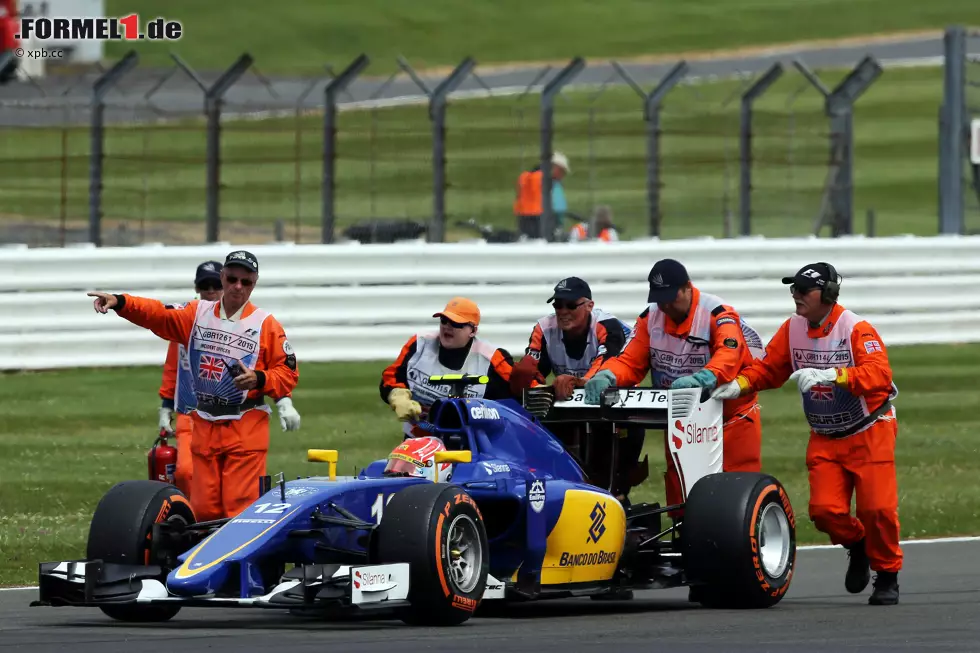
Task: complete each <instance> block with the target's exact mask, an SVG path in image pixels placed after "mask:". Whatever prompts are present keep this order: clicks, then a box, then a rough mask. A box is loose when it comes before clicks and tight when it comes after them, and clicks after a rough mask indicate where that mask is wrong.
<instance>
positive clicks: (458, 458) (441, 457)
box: [435, 451, 473, 463]
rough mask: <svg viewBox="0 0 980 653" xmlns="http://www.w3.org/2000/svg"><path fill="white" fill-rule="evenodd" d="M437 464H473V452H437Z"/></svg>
mask: <svg viewBox="0 0 980 653" xmlns="http://www.w3.org/2000/svg"><path fill="white" fill-rule="evenodd" d="M435 460H436V462H437V463H471V462H473V452H472V451H437V452H436V454H435Z"/></svg>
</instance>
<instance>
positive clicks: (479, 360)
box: [404, 333, 495, 434]
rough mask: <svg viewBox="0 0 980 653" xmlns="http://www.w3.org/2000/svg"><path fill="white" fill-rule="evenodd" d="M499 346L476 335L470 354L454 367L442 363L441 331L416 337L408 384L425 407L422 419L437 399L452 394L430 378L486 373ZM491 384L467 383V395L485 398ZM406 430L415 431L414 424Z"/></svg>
mask: <svg viewBox="0 0 980 653" xmlns="http://www.w3.org/2000/svg"><path fill="white" fill-rule="evenodd" d="M494 351H495V349H494V348H493V347H492V346H490V345H489V344H487V342H486V341H484V340H481V339H480V338H473V344H472V345H471V346H470V351H469V353H467V355H466V360H465V361H464V362H463V367H462V368H461V369H458V370H453V369H450V368H448V367H446V366H445V365H443V364H442V363H440V362H439V334H438V333H425V334H422V333H420V334H418V335H417V336H416V338H415V354H414V355H413V356H412V358H411V359H409V361H408V365H407V368H408V369H407V376H408V387H409V389H410V390H411V391H412V399H414V400H415V401H417V402H419V405H421V406H422V416H421V417H420V419H421V420H425V419H427V418H428V415H429V408H430V407H431V406H432V404H433V402H435V401H436V400H437V399H445V398H447V397H448V396H449V386H448V385H437V384H433V383H429V377H431V376H438V375H441V374H476V375H481V374H486V373H487V372H489V371H490V361H491V359H492V358H493V354H494ZM486 388H487V386H486V385H484V384H478V385H471V386H467V387H466V389H465V391H464V395H465V396H467V397H474V398H478V399H479V398H482V397H483V395H484V393H485V392H486ZM404 431H405V433H406V434H411V432H412V425H411V424H410V423H408V422H406V423H405V428H404Z"/></svg>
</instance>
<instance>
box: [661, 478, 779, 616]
mask: <svg viewBox="0 0 980 653" xmlns="http://www.w3.org/2000/svg"><path fill="white" fill-rule="evenodd" d="M681 540H682V543H681V550H682V552H683V560H684V570H685V574H686V575H687V578H688V581H689V582H690V584H691V586H692V588H694V596H695V597H696V599H697V600H698V601H699V602H700V603H701V604H702V605H704V606H706V607H724V608H768V607H771V606H773V605H776V604H777V603H779V601H780V600H782V598H783V596H785V594H786V591H787V590H788V589H789V586H790V582H791V581H792V578H793V571H794V568H795V566H796V516H795V514H794V512H793V506H792V504H791V503H790V500H789V495H787V493H786V490H785V488H783V486H782V484H781V483H780V482H779V481H778V480H777V479H776V478H774V477H772V476H770V475H768V474H758V473H748V472H745V473H743V472H728V473H721V474H710V475H708V476H705V477H704V478H702V479H700V480H699V481H698V482H697V483H695V484H694V487H693V488H692V489H691V492H690V494H689V495H688V498H687V502H686V503H685V505H684V522H683V524H682V525H681Z"/></svg>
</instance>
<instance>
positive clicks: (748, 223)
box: [739, 61, 783, 236]
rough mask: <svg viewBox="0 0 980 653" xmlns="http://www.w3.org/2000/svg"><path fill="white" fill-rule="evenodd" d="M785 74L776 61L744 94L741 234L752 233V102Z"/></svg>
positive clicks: (740, 199) (740, 205)
mask: <svg viewBox="0 0 980 653" xmlns="http://www.w3.org/2000/svg"><path fill="white" fill-rule="evenodd" d="M782 76H783V64H781V63H779V62H778V61H777V62H776V63H774V64H773V65H772V66H771V67H770V68H769V70H767V71H766V73H765V74H764V75H763V76H762V77H760V78H759V80H758V81H757V82H756V83H755V84H753V85H752V86H750V87H749V89H748V90H747V91H745V93H743V94H742V106H741V113H740V120H741V124H740V126H739V152H740V154H741V163H740V168H741V180H740V184H739V214H740V217H741V230H740V231H741V234H742V235H743V236H749V235H751V234H752V104H753V103H754V102H755V101H756V99H758V98H759V96H761V95H762V94H763V93H765V92H766V91H767V90H768V89H769V87H770V86H772V85H773V84H775V83H776V80H778V79H779V78H780V77H782Z"/></svg>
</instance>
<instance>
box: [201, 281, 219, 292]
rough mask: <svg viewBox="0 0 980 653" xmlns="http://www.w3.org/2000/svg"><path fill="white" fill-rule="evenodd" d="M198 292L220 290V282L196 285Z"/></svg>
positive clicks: (204, 282) (205, 282)
mask: <svg viewBox="0 0 980 653" xmlns="http://www.w3.org/2000/svg"><path fill="white" fill-rule="evenodd" d="M197 288H198V290H221V282H220V281H217V280H214V281H203V282H201V283H199V284H198V285H197Z"/></svg>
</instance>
